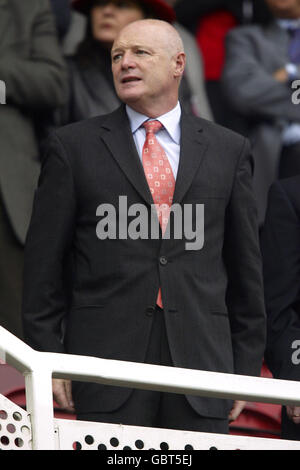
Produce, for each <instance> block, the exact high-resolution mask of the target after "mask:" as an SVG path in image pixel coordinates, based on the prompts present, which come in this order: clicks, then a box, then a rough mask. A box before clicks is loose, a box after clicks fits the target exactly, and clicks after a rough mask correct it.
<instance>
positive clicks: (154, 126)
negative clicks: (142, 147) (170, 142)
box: [143, 121, 163, 134]
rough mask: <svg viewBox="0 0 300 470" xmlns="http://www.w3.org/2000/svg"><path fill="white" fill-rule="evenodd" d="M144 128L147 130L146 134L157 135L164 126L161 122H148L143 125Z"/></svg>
mask: <svg viewBox="0 0 300 470" xmlns="http://www.w3.org/2000/svg"><path fill="white" fill-rule="evenodd" d="M143 126H144V128H145V129H146V134H150V133H153V134H156V132H158V131H159V130H160V129H162V127H163V125H162V123H161V122H159V121H146V122H144V124H143Z"/></svg>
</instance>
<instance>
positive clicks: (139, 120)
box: [126, 101, 181, 145]
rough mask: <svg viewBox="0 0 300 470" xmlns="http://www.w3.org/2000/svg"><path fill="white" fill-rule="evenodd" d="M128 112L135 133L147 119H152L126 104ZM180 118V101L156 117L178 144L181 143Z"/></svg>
mask: <svg viewBox="0 0 300 470" xmlns="http://www.w3.org/2000/svg"><path fill="white" fill-rule="evenodd" d="M126 112H127V115H128V118H129V122H130V127H131V131H132V133H133V134H134V133H135V132H136V131H137V130H138V129H139V128H140V127H141V125H142V124H143V123H144V122H145V121H149V120H151V118H150V119H149V117H148V116H145V115H144V114H141V113H138V112H137V111H135V110H134V109H132V108H130V107H129V106H128V105H126ZM180 118H181V106H180V103H179V101H178V103H177V105H176V106H175V108H173V109H171V111H169V112H167V113H166V114H163V115H162V116H159V117H157V118H156V120H157V121H160V122H161V123H162V125H163V126H164V128H165V130H166V131H167V132H168V134H169V135H170V137H171V138H172V139H173V140H174V142H176V144H178V145H179V144H180Z"/></svg>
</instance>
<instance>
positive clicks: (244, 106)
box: [223, 0, 300, 224]
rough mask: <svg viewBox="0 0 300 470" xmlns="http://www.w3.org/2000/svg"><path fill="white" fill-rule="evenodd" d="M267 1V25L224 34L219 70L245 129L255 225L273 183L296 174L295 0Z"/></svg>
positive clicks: (299, 140) (298, 29)
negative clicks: (255, 203)
mask: <svg viewBox="0 0 300 470" xmlns="http://www.w3.org/2000/svg"><path fill="white" fill-rule="evenodd" d="M266 2H267V4H268V6H269V8H270V9H271V11H272V13H273V19H272V21H270V22H269V23H268V24H267V25H266V26H259V25H250V26H242V27H239V28H236V29H234V30H232V31H231V32H230V33H229V34H228V36H227V42H226V49H227V52H226V63H225V68H224V72H223V85H224V91H225V93H226V95H227V98H228V100H229V102H230V103H231V104H232V106H233V108H234V109H235V110H236V111H237V112H238V113H240V115H242V116H244V117H246V118H247V120H248V124H249V127H250V129H249V136H250V139H251V141H252V144H253V156H254V160H255V173H254V188H255V195H256V198H257V201H258V209H259V222H260V224H262V223H263V221H264V216H265V210H266V204H267V195H268V190H269V188H270V185H271V184H272V182H274V181H275V180H276V179H277V178H278V176H279V177H283V178H286V177H289V176H293V175H295V174H298V173H300V163H299V162H300V158H299V155H300V107H299V106H295V104H293V101H292V94H293V92H294V90H293V89H292V82H293V81H294V80H295V79H297V78H300V53H299V51H300V1H299V0H287V1H284V2H282V1H281V0H266Z"/></svg>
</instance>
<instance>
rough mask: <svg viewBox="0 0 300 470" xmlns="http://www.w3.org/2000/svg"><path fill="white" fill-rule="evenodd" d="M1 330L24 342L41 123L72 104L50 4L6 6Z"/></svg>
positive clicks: (0, 159)
mask: <svg viewBox="0 0 300 470" xmlns="http://www.w3.org/2000/svg"><path fill="white" fill-rule="evenodd" d="M0 80H2V81H3V82H4V83H5V85H6V104H4V105H1V106H0V148H1V151H0V152H1V154H0V325H1V326H2V327H4V328H6V329H7V330H9V331H10V332H12V333H13V334H15V335H16V336H18V337H20V338H22V327H21V293H22V269H23V247H24V242H25V238H26V233H27V229H28V225H29V220H30V216H31V209H32V202H33V196H34V191H35V188H36V186H37V179H38V176H39V173H40V136H41V130H42V129H41V126H40V125H39V126H38V125H37V123H38V122H39V123H41V121H43V120H44V118H45V116H46V115H47V113H51V112H52V111H53V109H54V108H56V107H58V106H61V105H63V104H64V103H65V101H66V99H67V83H68V82H67V71H66V68H65V65H64V62H63V59H62V56H61V52H60V50H59V46H58V41H57V34H56V30H55V23H54V18H53V13H52V11H51V7H50V3H49V1H48V0H26V1H25V2H24V1H22V0H1V2H0Z"/></svg>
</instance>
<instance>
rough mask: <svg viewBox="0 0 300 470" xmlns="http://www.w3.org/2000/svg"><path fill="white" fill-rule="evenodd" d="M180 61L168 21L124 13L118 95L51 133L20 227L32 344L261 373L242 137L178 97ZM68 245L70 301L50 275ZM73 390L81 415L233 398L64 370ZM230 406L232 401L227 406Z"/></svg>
mask: <svg viewBox="0 0 300 470" xmlns="http://www.w3.org/2000/svg"><path fill="white" fill-rule="evenodd" d="M184 66H185V54H184V52H183V46H182V42H181V39H180V37H179V36H178V33H177V32H176V30H175V29H174V28H173V27H172V26H171V25H170V24H168V23H165V22H162V21H157V20H142V21H138V22H134V23H131V24H130V25H128V26H126V27H125V28H124V29H123V30H122V31H121V33H120V34H119V36H118V38H117V39H116V40H115V42H114V45H113V48H112V70H113V75H114V81H115V86H116V91H117V93H118V95H119V97H120V99H121V100H122V101H123V102H124V103H126V106H121V108H119V109H118V110H117V111H115V112H113V113H112V114H109V115H106V116H101V117H96V118H92V119H89V120H87V121H83V122H79V123H76V124H72V125H69V126H66V127H64V128H62V129H60V130H58V131H57V133H56V134H55V135H54V136H53V138H52V139H51V141H50V144H49V149H48V154H47V155H46V158H45V160H44V166H43V170H42V174H41V179H40V183H39V188H38V190H37V194H36V200H35V204H34V213H33V218H32V222H31V228H30V232H29V236H28V241H27V254H26V263H25V290H24V323H25V331H26V335H27V339H28V341H29V343H30V344H31V345H32V347H34V348H37V349H43V350H48V351H56V352H64V351H65V352H68V353H73V354H85V355H91V356H98V357H102V358H108V359H119V360H124V361H133V362H146V363H153V364H160V365H169V366H172V365H174V366H177V367H184V368H191V369H204V370H211V371H220V372H228V373H232V372H236V373H237V374H250V375H251V374H254V375H255V374H259V372H260V368H261V362H262V355H263V350H264V337H265V316H264V304H263V290H262V275H261V261H260V254H259V247H258V235H257V225H256V211H255V204H254V199H253V196H252V190H251V173H252V165H251V159H250V156H249V146H248V143H247V142H246V141H245V139H244V138H243V137H240V136H238V135H235V134H233V133H232V132H230V131H228V130H226V129H222V128H220V127H218V126H215V125H213V124H212V123H210V122H209V121H205V120H203V119H200V118H195V117H192V116H188V115H186V114H185V113H184V112H183V111H181V107H180V103H179V102H178V88H179V84H180V80H181V77H182V74H183V71H184ZM162 126H163V127H162ZM159 128H160V130H159ZM156 136H157V137H156ZM153 149H154V151H153ZM153 161H154V162H157V164H154V165H153ZM175 181H176V184H175ZM174 186H175V191H174ZM160 190H161V192H160ZM120 196H122V199H121V202H120ZM124 198H125V206H127V207H125V208H124ZM159 198H160V199H159ZM154 202H155V204H156V205H155V208H156V209H161V210H158V211H157V213H156V210H151V207H152V209H153V206H154ZM171 202H172V203H173V205H172V210H171V208H170V205H171ZM202 205H205V234H204V235H205V241H204V246H203V247H202V245H203V243H201V240H202V235H203V227H202V224H201V208H202ZM166 207H167V208H169V211H168V210H167V209H166ZM174 209H176V210H174ZM181 209H182V210H183V212H184V214H183V216H184V217H182V218H181V219H180V218H179V222H178V219H177V222H176V220H175V215H176V214H175V212H176V211H177V212H178V213H179V215H180V210H181ZM139 211H140V212H141V214H142V215H143V217H142V216H141V217H140V219H139V222H137V220H136V218H134V213H135V215H137V216H138V214H137V212H139ZM195 212H196V214H195ZM199 213H200V216H199ZM197 214H198V215H197ZM157 216H159V222H160V227H161V231H160V233H159V236H156V235H157V232H156V230H155V228H156V227H157V225H158V217H157ZM168 216H169V217H170V219H169V226H167V223H168ZM199 219H200V222H199ZM202 220H203V219H202ZM182 221H183V222H182ZM156 223H157V224H156ZM155 224H156V225H155ZM138 226H140V227H139V229H138V228H137V227H138ZM124 227H125V229H124ZM134 227H136V230H137V231H138V230H139V231H140V235H139V236H136V235H138V234H137V233H136V231H134ZM180 231H181V232H182V234H181V235H178V234H179V233H180ZM192 232H193V233H194V234H195V236H190V235H191V233H192ZM162 235H164V237H162ZM191 240H192V242H191ZM202 241H203V240H202ZM196 242H197V243H196ZM195 243H196V246H195ZM191 245H192V246H191ZM69 254H71V255H72V264H73V279H72V285H71V304H70V307H69V306H68V304H67V302H66V300H65V299H66V296H65V292H64V290H63V262H64V259H65V258H66V257H67V256H68V255H69ZM68 298H69V297H68ZM62 321H64V322H65V337H64V342H63V343H62V341H61V323H62ZM124 366H125V367H126V364H124ZM54 392H55V396H56V399H57V400H58V402H59V403H60V404H61V405H62V406H64V407H67V408H68V407H69V409H70V410H72V403H71V399H70V397H71V392H70V384H69V382H68V381H62V380H56V381H55V382H54ZM73 399H74V402H75V409H76V413H77V415H78V417H79V418H80V419H84V420H95V421H107V422H116V423H119V422H122V423H124V424H135V425H148V426H161V427H170V428H174V429H190V430H195V431H212V432H223V433H226V432H228V415H229V413H230V410H231V407H232V403H231V401H230V400H229V401H228V400H215V399H209V398H202V397H201V398H200V397H195V396H187V397H184V396H181V395H177V394H159V393H155V392H146V391H138V390H135V391H133V390H130V389H125V388H118V387H110V386H99V385H96V384H92V385H91V384H90V385H89V384H83V383H81V384H76V383H74V384H73ZM242 406H243V403H242V402H236V403H235V405H234V406H233V411H232V413H231V415H230V416H231V417H232V418H234V417H235V416H237V415H238V413H239V411H240V410H241V408H242Z"/></svg>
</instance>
